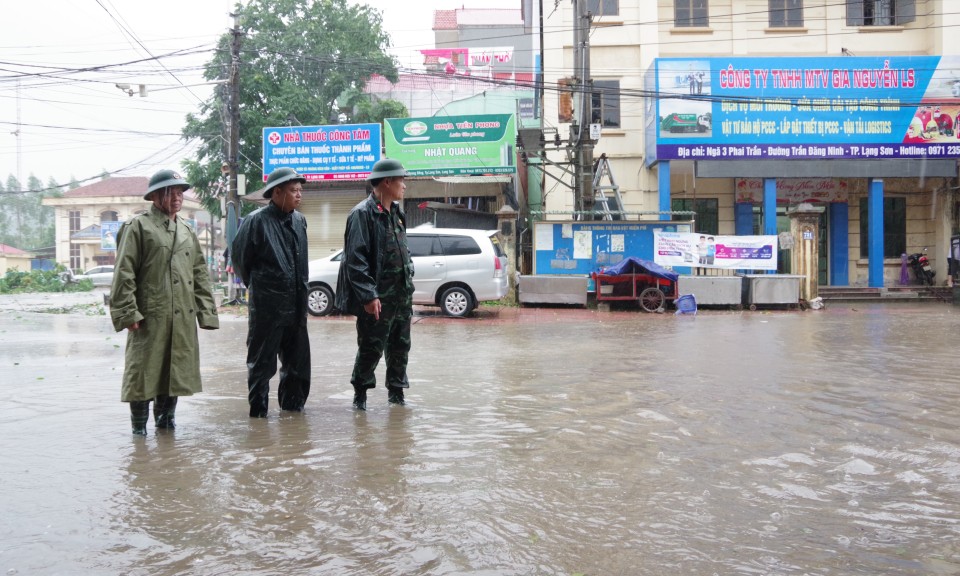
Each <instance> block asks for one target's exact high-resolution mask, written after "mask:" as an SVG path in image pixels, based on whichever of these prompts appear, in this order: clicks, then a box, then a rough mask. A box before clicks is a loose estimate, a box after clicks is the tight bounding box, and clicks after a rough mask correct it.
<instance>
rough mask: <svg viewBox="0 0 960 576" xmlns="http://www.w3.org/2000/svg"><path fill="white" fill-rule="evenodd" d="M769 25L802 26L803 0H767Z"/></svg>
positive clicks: (772, 26)
mask: <svg viewBox="0 0 960 576" xmlns="http://www.w3.org/2000/svg"><path fill="white" fill-rule="evenodd" d="M769 8H770V27H771V28H787V27H797V26H803V0H769Z"/></svg>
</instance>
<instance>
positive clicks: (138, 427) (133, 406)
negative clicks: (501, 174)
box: [130, 400, 150, 436]
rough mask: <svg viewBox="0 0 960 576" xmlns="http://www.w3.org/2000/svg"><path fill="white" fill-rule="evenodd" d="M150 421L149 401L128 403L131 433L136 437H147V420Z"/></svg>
mask: <svg viewBox="0 0 960 576" xmlns="http://www.w3.org/2000/svg"><path fill="white" fill-rule="evenodd" d="M149 419H150V401H149V400H141V401H136V402H130V423H131V424H133V433H134V434H136V435H137V436H146V435H147V420H149Z"/></svg>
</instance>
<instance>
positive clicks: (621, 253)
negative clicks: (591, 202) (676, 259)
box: [533, 220, 693, 290]
mask: <svg viewBox="0 0 960 576" xmlns="http://www.w3.org/2000/svg"><path fill="white" fill-rule="evenodd" d="M655 230H661V231H664V232H692V231H693V224H692V223H691V222H674V221H668V220H655V221H649V222H646V221H637V222H625V221H610V220H603V221H591V222H577V221H572V222H565V221H556V222H537V223H536V224H534V228H533V272H534V274H535V275H537V274H543V275H546V274H572V275H582V276H589V275H590V274H591V273H593V272H597V271H599V270H600V269H601V268H604V267H607V266H612V265H614V264H617V263H618V262H621V261H622V260H624V259H625V258H627V257H629V256H632V257H634V258H640V259H643V260H651V261H652V260H653V259H654V258H653V248H654V241H653V232H654V231H655ZM677 272H681V270H677ZM591 284H592V283H591ZM591 290H592V287H591Z"/></svg>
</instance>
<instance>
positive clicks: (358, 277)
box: [336, 158, 413, 410]
mask: <svg viewBox="0 0 960 576" xmlns="http://www.w3.org/2000/svg"><path fill="white" fill-rule="evenodd" d="M406 175H407V171H406V170H405V169H404V168H403V165H402V164H401V163H400V162H398V161H396V160H391V159H388V158H385V159H383V160H380V161H379V162H377V163H376V164H374V165H373V170H372V171H371V173H370V176H369V177H368V178H367V180H368V181H369V182H370V185H371V187H372V191H371V193H370V195H369V196H368V197H367V198H366V199H364V200H363V201H362V202H360V203H359V204H357V205H356V206H354V208H353V209H352V210H351V211H350V214H349V215H348V216H347V227H346V231H345V233H344V247H343V260H341V261H340V276H339V278H338V279H337V296H336V307H337V309H339V310H341V311H343V312H346V313H348V314H352V315H354V316H356V317H357V345H358V348H357V356H356V359H355V360H354V364H353V374H352V375H351V377H350V383H351V384H353V406H354V408H356V409H357V410H366V409H367V390H368V389H370V388H374V387H376V385H377V379H376V376H375V375H374V370H376V368H377V365H378V364H379V363H380V358H381V357H383V356H384V355H386V360H387V382H386V384H387V401H388V402H389V403H390V404H398V405H403V404H405V403H406V401H405V399H404V390H405V389H406V388H409V387H410V381H409V379H408V378H407V358H408V356H409V353H410V322H411V318H412V317H413V260H411V258H410V251H409V249H408V248H407V228H406V223H405V217H404V214H403V209H402V208H401V205H400V203H401V202H402V201H403V193H404V191H405V190H406V188H407V185H406V183H404V177H405V176H406Z"/></svg>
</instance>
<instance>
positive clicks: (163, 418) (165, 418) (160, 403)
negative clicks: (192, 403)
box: [153, 395, 177, 430]
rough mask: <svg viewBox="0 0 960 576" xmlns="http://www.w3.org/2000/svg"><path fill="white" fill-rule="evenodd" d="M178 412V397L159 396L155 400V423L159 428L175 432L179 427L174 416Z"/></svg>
mask: <svg viewBox="0 0 960 576" xmlns="http://www.w3.org/2000/svg"><path fill="white" fill-rule="evenodd" d="M176 411H177V397H176V396H163V395H161V396H157V397H156V398H155V399H154V400H153V423H154V424H155V425H156V426H157V428H166V429H167V430H173V429H174V428H176V427H177V424H176V422H175V420H174V416H175V414H176Z"/></svg>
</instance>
